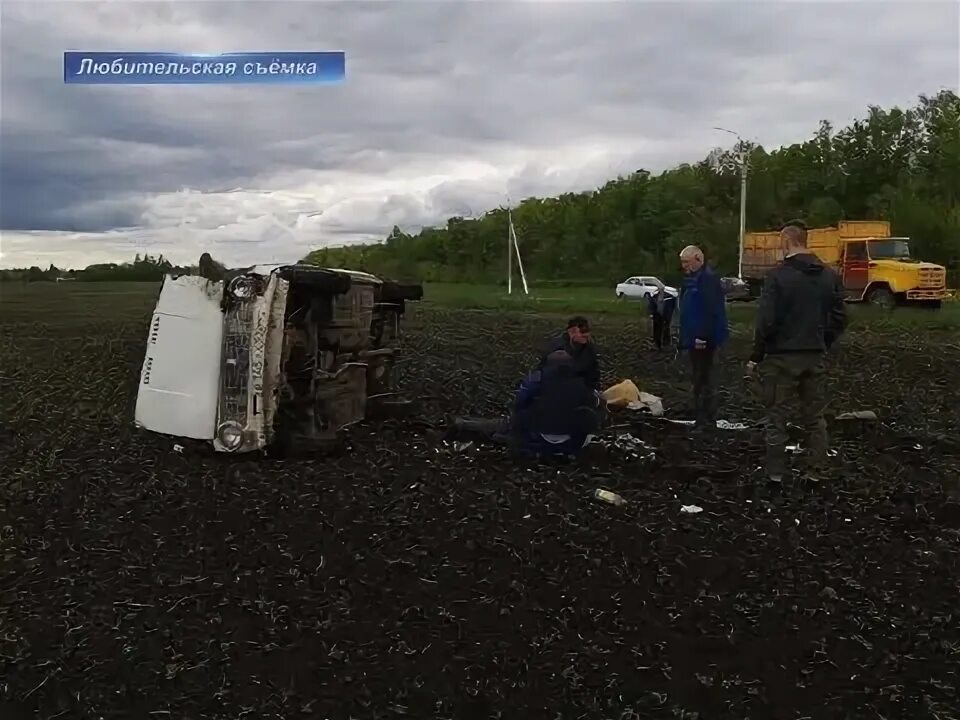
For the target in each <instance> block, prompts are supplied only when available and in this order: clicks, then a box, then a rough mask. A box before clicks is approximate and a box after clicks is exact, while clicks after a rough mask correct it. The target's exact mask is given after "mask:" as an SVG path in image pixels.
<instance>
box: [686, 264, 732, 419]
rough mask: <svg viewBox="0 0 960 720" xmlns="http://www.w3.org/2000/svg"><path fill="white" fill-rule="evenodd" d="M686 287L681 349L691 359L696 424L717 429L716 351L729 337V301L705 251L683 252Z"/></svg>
mask: <svg viewBox="0 0 960 720" xmlns="http://www.w3.org/2000/svg"><path fill="white" fill-rule="evenodd" d="M680 266H681V267H682V268H683V272H684V278H683V286H682V287H681V290H680V337H679V343H678V349H679V350H680V351H681V352H683V353H685V354H686V355H687V356H688V357H689V362H690V372H691V380H692V384H693V406H694V419H695V425H696V428H697V429H698V430H714V429H715V428H716V426H717V410H718V403H717V382H716V374H717V367H716V366H717V362H718V361H717V351H718V350H719V349H720V348H721V347H723V345H724V344H725V343H726V341H727V339H728V338H729V335H730V329H729V326H728V323H727V309H726V299H725V297H724V292H723V285H722V284H721V282H720V277H719V276H718V275H717V273H716V272H714V271H713V269H712V268H710V267H707V265H706V264H705V262H704V255H703V251H702V250H701V249H700V248H698V247H696V246H694V245H688V246H687V247H685V248H684V249H683V250H682V251H681V252H680Z"/></svg>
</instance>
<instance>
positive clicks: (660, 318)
mask: <svg viewBox="0 0 960 720" xmlns="http://www.w3.org/2000/svg"><path fill="white" fill-rule="evenodd" d="M647 307H648V310H649V311H650V320H651V321H652V324H653V344H654V345H656V346H657V350H662V349H663V346H664V345H666V346H669V345H670V321H671V320H673V311H674V310H675V309H676V307H677V298H675V297H674V296H673V295H671V294H670V293H668V292H667V288H666V286H665V285H664V284H663V283H660V288H659V290H658V291H657V292H655V293H652V294H650V295H647Z"/></svg>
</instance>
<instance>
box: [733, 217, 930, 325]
mask: <svg viewBox="0 0 960 720" xmlns="http://www.w3.org/2000/svg"><path fill="white" fill-rule="evenodd" d="M807 247H808V248H809V250H810V251H811V252H813V253H815V254H816V255H817V257H819V258H820V259H821V260H823V262H824V263H826V264H827V265H829V266H831V267H833V268H834V269H835V270H836V271H837V272H838V273H840V275H841V277H842V278H843V286H844V288H845V289H846V291H847V300H848V302H869V303H872V304H875V305H879V306H882V307H893V306H894V305H898V304H907V303H909V304H922V305H927V306H932V307H940V303H941V302H942V301H943V300H945V299H946V298H947V297H948V293H947V286H946V282H947V271H946V268H944V267H943V266H942V265H934V264H933V263H928V262H921V261H920V260H914V259H913V258H912V257H911V256H910V239H909V238H906V237H893V236H892V235H891V233H890V223H889V222H886V221H884V220H856V221H846V222H841V223H838V224H837V227H825V228H813V229H810V230H808V231H807ZM782 260H783V247H782V246H781V242H780V233H779V232H778V231H775V230H774V231H769V232H753V233H746V234H745V235H744V238H743V257H742V265H743V277H744V279H745V280H746V281H747V282H748V283H749V285H750V288H751V294H753V295H757V294H759V291H760V288H761V287H762V285H763V278H764V276H765V275H766V273H767V271H768V270H770V269H771V268H772V267H774V266H775V265H776V264H777V263H779V262H781V261H782Z"/></svg>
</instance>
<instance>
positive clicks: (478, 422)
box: [454, 417, 510, 445]
mask: <svg viewBox="0 0 960 720" xmlns="http://www.w3.org/2000/svg"><path fill="white" fill-rule="evenodd" d="M454 429H455V430H456V431H457V434H458V435H461V436H463V435H465V436H470V437H474V438H476V439H478V440H485V441H490V442H495V443H497V444H501V445H506V444H508V443H509V442H510V421H509V420H508V419H507V418H476V417H460V418H457V419H456V420H455V422H454Z"/></svg>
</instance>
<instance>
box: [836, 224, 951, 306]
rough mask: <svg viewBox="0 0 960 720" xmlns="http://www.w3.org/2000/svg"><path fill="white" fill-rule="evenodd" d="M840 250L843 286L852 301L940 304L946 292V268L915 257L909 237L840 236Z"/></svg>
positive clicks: (883, 304) (880, 303) (881, 303)
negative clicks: (911, 253) (911, 254)
mask: <svg viewBox="0 0 960 720" xmlns="http://www.w3.org/2000/svg"><path fill="white" fill-rule="evenodd" d="M840 251H841V252H840V271H841V274H842V277H843V287H844V289H845V290H846V292H847V297H848V299H849V300H851V301H854V302H861V301H863V302H869V303H871V304H873V305H878V306H881V307H891V306H893V305H895V304H902V303H905V302H908V303H922V304H929V305H939V304H940V303H941V301H942V300H943V299H944V298H945V297H946V295H947V292H946V268H944V267H942V266H940V265H934V264H932V263H925V262H920V261H919V260H914V259H913V258H912V257H911V256H910V239H909V238H906V237H865V238H843V239H842V240H841V241H840Z"/></svg>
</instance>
